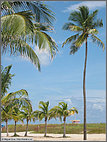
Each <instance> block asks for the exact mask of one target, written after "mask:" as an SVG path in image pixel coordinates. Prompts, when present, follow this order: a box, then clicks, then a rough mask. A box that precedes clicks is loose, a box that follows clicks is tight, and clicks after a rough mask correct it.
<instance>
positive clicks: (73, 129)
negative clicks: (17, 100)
mask: <svg viewBox="0 0 107 142" xmlns="http://www.w3.org/2000/svg"><path fill="white" fill-rule="evenodd" d="M38 126H39V127H38ZM63 129H64V127H63V124H48V125H47V133H54V134H63ZM8 130H9V132H14V125H9V126H8ZM25 130H26V125H24V126H22V125H21V124H17V128H16V131H17V132H23V131H25ZM44 130H45V125H44V124H39V125H33V124H29V127H28V131H33V132H32V133H44ZM3 132H6V130H5V129H4V130H3ZM66 133H67V134H82V133H83V124H66ZM87 133H88V134H101V133H106V124H105V123H96V124H95V123H93V124H92V123H90V124H87Z"/></svg>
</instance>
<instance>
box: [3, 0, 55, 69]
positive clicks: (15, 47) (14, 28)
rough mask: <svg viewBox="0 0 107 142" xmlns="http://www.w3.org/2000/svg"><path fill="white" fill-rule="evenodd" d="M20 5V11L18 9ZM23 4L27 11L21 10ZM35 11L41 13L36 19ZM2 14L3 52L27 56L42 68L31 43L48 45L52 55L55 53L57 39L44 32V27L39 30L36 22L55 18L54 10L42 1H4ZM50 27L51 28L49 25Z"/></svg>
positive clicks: (41, 45)
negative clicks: (41, 2)
mask: <svg viewBox="0 0 107 142" xmlns="http://www.w3.org/2000/svg"><path fill="white" fill-rule="evenodd" d="M12 5H13V6H12ZM18 5H19V6H20V8H19V9H20V11H18V10H17V6H18ZM23 6H24V7H25V11H21V9H23ZM29 10H30V11H29ZM32 11H33V12H32ZM46 11H47V12H46ZM35 12H36V16H37V13H38V15H39V19H38V18H36V21H35V15H34V13H35ZM1 15H2V17H1V39H2V44H1V45H2V46H1V47H2V48H1V49H2V53H6V52H9V53H10V54H13V55H21V56H24V57H27V58H28V59H30V60H31V62H32V63H33V64H34V65H36V67H37V68H38V70H40V62H39V58H38V56H37V54H36V53H35V51H34V50H33V49H32V48H31V45H29V44H32V46H35V45H36V46H38V47H39V48H47V47H48V50H49V51H50V53H51V57H53V56H54V55H55V53H56V49H57V45H56V43H55V41H54V40H53V39H52V38H51V37H50V36H49V35H48V34H47V33H45V32H43V29H42V31H41V29H40V28H39V30H37V28H36V25H37V24H36V23H37V22H39V23H40V19H41V18H42V17H44V19H45V20H46V21H48V23H50V22H49V21H50V20H52V19H54V17H53V15H52V11H51V10H49V9H48V8H47V7H46V6H45V5H42V4H40V2H20V1H17V2H2V14H1ZM37 17H38V16H37ZM48 23H45V24H44V26H47V25H48ZM48 29H49V30H50V28H49V27H48ZM49 30H48V31H49ZM51 30H52V28H51ZM34 44H35V45H34Z"/></svg>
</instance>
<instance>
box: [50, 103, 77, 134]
mask: <svg viewBox="0 0 107 142" xmlns="http://www.w3.org/2000/svg"><path fill="white" fill-rule="evenodd" d="M74 113H78V111H77V109H76V108H75V107H72V108H71V109H68V105H67V103H65V102H60V103H59V105H58V106H55V107H53V108H52V109H51V110H50V117H49V119H50V118H52V117H54V118H56V117H59V119H60V121H62V117H63V121H64V134H63V137H65V135H66V119H67V117H68V116H70V115H73V114H74Z"/></svg>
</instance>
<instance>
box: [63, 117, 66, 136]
mask: <svg viewBox="0 0 107 142" xmlns="http://www.w3.org/2000/svg"><path fill="white" fill-rule="evenodd" d="M65 135H66V117H64V134H63V137H65Z"/></svg>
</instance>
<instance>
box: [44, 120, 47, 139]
mask: <svg viewBox="0 0 107 142" xmlns="http://www.w3.org/2000/svg"><path fill="white" fill-rule="evenodd" d="M46 134H47V117H46V118H45V134H44V137H46Z"/></svg>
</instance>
